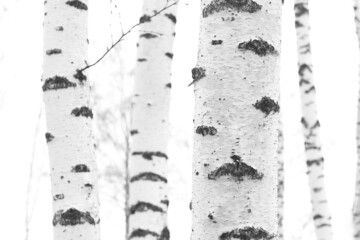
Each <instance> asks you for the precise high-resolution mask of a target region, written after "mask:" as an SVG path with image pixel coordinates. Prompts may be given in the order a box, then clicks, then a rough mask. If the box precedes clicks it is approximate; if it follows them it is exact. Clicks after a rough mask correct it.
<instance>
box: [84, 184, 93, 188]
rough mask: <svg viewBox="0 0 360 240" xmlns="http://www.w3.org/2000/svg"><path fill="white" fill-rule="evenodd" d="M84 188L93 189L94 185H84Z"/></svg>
mask: <svg viewBox="0 0 360 240" xmlns="http://www.w3.org/2000/svg"><path fill="white" fill-rule="evenodd" d="M84 187H87V188H91V189H93V185H92V184H90V183H85V184H84Z"/></svg>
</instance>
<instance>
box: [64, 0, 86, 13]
mask: <svg viewBox="0 0 360 240" xmlns="http://www.w3.org/2000/svg"><path fill="white" fill-rule="evenodd" d="M66 4H67V5H69V6H71V7H74V8H76V9H79V10H85V11H86V10H88V6H87V5H86V4H85V3H83V2H81V1H79V0H70V1H67V2H66Z"/></svg>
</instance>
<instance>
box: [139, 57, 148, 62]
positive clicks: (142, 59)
mask: <svg viewBox="0 0 360 240" xmlns="http://www.w3.org/2000/svg"><path fill="white" fill-rule="evenodd" d="M146 61H147V59H146V58H139V59H138V62H146Z"/></svg>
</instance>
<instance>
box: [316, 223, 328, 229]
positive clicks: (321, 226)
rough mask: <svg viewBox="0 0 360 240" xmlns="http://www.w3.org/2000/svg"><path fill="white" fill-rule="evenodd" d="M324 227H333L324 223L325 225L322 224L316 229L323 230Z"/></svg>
mask: <svg viewBox="0 0 360 240" xmlns="http://www.w3.org/2000/svg"><path fill="white" fill-rule="evenodd" d="M323 227H331V224H328V223H323V224H320V225H319V226H316V228H323Z"/></svg>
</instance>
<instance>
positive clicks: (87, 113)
mask: <svg viewBox="0 0 360 240" xmlns="http://www.w3.org/2000/svg"><path fill="white" fill-rule="evenodd" d="M71 115H73V116H75V117H86V118H88V117H89V118H93V113H92V110H91V109H90V108H88V107H86V106H83V107H80V108H74V109H73V110H72V111H71Z"/></svg>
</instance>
